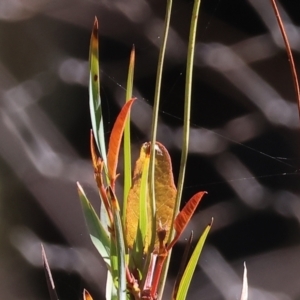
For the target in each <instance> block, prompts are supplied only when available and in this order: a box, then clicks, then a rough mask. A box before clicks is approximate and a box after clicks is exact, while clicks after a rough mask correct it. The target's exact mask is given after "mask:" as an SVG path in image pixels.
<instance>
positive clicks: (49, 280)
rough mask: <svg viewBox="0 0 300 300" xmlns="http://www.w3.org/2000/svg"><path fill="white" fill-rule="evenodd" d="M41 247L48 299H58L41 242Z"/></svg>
mask: <svg viewBox="0 0 300 300" xmlns="http://www.w3.org/2000/svg"><path fill="white" fill-rule="evenodd" d="M41 247H42V257H43V264H44V271H45V275H46V281H47V286H48V290H49V295H50V299H51V300H58V296H57V293H56V289H55V285H54V281H53V278H52V274H51V270H50V267H49V264H48V260H47V256H46V252H45V249H44V246H43V244H42V245H41Z"/></svg>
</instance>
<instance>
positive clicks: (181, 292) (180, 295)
mask: <svg viewBox="0 0 300 300" xmlns="http://www.w3.org/2000/svg"><path fill="white" fill-rule="evenodd" d="M212 222H213V221H212ZM212 222H211V223H210V224H209V225H208V226H207V227H206V228H205V230H204V232H203V233H202V235H201V237H200V239H199V241H198V243H197V245H196V247H195V249H194V251H193V254H192V256H191V258H190V260H189V262H188V264H187V266H186V269H185V271H184V273H183V276H182V279H181V281H180V284H179V288H178V292H177V295H176V298H175V299H176V300H185V299H186V296H187V292H188V289H189V287H190V283H191V281H192V277H193V274H194V272H195V269H196V266H197V263H198V260H199V257H200V254H201V252H202V249H203V246H204V243H205V240H206V238H207V235H208V233H209V231H210V228H211V226H212Z"/></svg>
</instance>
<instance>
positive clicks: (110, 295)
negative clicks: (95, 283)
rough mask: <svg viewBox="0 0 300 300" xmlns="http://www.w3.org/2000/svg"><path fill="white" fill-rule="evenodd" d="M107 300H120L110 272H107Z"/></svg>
mask: <svg viewBox="0 0 300 300" xmlns="http://www.w3.org/2000/svg"><path fill="white" fill-rule="evenodd" d="M105 299H106V300H118V295H117V289H116V287H115V285H114V284H113V279H112V275H111V273H110V271H107V278H106V287H105Z"/></svg>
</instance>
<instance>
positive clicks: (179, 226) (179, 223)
mask: <svg viewBox="0 0 300 300" xmlns="http://www.w3.org/2000/svg"><path fill="white" fill-rule="evenodd" d="M205 194H206V192H198V193H197V194H195V195H194V196H193V197H192V198H191V199H190V200H189V201H188V202H187V204H186V205H185V206H184V208H183V209H182V210H181V211H180V213H179V214H178V215H177V217H176V218H175V221H174V228H175V231H176V234H175V237H174V239H173V240H172V242H171V243H170V245H169V246H168V249H171V248H172V247H173V245H174V244H175V243H176V241H177V240H178V239H179V237H180V235H181V233H182V232H183V231H184V229H185V227H186V226H187V224H188V223H189V221H190V219H191V217H192V216H193V214H194V212H195V210H196V208H197V206H198V204H199V202H200V201H201V199H202V197H203V196H204V195H205Z"/></svg>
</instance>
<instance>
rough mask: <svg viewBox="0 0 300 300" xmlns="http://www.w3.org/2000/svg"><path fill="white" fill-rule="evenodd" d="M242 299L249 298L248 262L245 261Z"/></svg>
mask: <svg viewBox="0 0 300 300" xmlns="http://www.w3.org/2000/svg"><path fill="white" fill-rule="evenodd" d="M241 300H248V278H247V267H246V263H244V276H243V288H242V295H241Z"/></svg>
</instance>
